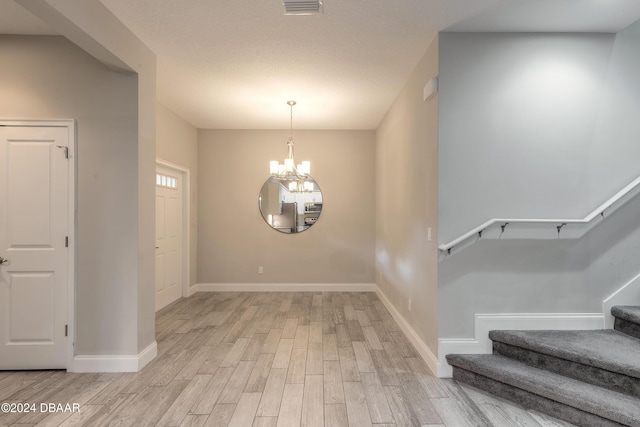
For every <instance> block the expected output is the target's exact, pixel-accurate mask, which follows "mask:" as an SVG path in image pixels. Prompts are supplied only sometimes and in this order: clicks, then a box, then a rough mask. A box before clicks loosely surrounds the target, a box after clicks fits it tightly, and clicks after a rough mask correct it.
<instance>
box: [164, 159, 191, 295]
mask: <svg viewBox="0 0 640 427" xmlns="http://www.w3.org/2000/svg"><path fill="white" fill-rule="evenodd" d="M158 166H160V167H164V168H169V169H173V170H174V171H176V172H178V173H180V174H182V183H183V186H184V187H183V188H182V296H183V297H188V296H189V295H191V289H190V287H189V281H190V280H191V230H190V227H189V225H190V224H191V171H190V170H189V169H188V168H185V167H184V166H180V165H178V164H176V163H171V162H168V161H166V160H163V159H156V169H157V167H158ZM156 173H157V170H156Z"/></svg>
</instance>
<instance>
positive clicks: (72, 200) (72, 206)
mask: <svg viewBox="0 0 640 427" xmlns="http://www.w3.org/2000/svg"><path fill="white" fill-rule="evenodd" d="M0 126H16V127H64V128H67V130H68V132H69V134H68V135H69V142H68V144H69V145H68V147H69V148H68V157H69V162H70V163H69V171H68V174H69V175H68V178H69V181H68V182H69V184H68V185H69V187H68V190H67V192H68V198H69V199H68V215H67V233H68V235H69V247H68V251H67V254H68V256H67V322H66V324H67V325H68V330H67V335H68V336H69V340H67V366H66V368H67V371H69V372H73V370H74V369H73V360H74V355H75V344H76V192H77V190H76V172H77V170H78V160H77V157H76V121H75V120H74V119H52V120H48V119H42V120H38V119H36V120H31V119H24V120H23V119H20V120H4V119H0Z"/></svg>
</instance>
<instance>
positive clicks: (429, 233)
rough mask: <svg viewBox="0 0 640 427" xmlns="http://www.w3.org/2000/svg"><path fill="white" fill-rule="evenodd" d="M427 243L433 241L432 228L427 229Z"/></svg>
mask: <svg viewBox="0 0 640 427" xmlns="http://www.w3.org/2000/svg"><path fill="white" fill-rule="evenodd" d="M427 241H429V242H430V241H431V227H429V228H427Z"/></svg>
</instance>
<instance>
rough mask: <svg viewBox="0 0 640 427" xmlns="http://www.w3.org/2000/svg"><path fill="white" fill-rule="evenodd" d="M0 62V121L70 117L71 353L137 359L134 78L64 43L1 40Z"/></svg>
mask: <svg viewBox="0 0 640 427" xmlns="http://www.w3.org/2000/svg"><path fill="white" fill-rule="evenodd" d="M0 57H2V58H11V60H10V61H8V60H7V61H3V62H2V63H1V64H0V116H1V117H3V118H8V119H20V118H24V119H29V118H31V119H55V118H73V119H76V120H77V152H76V154H77V166H78V175H77V199H76V203H77V224H78V225H77V234H76V239H77V246H76V255H77V263H76V266H77V267H76V268H77V273H76V282H77V284H76V327H77V329H76V334H77V338H76V354H107V355H110V354H136V353H137V331H136V328H135V327H132V325H136V323H137V310H136V303H137V285H138V275H137V268H136V266H137V261H136V260H137V209H138V193H137V186H136V185H135V183H136V182H137V173H138V163H137V139H138V125H137V123H138V111H137V101H136V100H137V91H138V87H137V76H136V75H135V74H133V73H126V74H125V73H117V72H114V71H111V70H109V69H107V68H106V67H105V66H104V65H103V64H101V63H100V62H98V61H96V60H95V59H94V58H92V57H91V56H90V55H88V54H87V53H85V52H83V51H82V50H81V49H79V48H78V47H77V46H75V45H74V44H73V43H71V42H69V41H68V40H66V39H65V38H64V37H42V36H0ZM132 183H134V184H133V185H132Z"/></svg>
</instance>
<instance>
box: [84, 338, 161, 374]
mask: <svg viewBox="0 0 640 427" xmlns="http://www.w3.org/2000/svg"><path fill="white" fill-rule="evenodd" d="M157 355H158V344H157V342H156V341H154V342H152V343H151V344H150V345H149V346H148V347H147V348H145V349H144V350H142V351H141V352H140V354H138V355H132V356H126V355H96V356H94V355H86V356H76V357H75V358H74V366H73V372H139V371H140V370H141V369H142V368H144V367H145V366H146V365H147V364H148V363H149V362H151V361H152V360H153V359H154V358H155V357H156V356H157Z"/></svg>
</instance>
